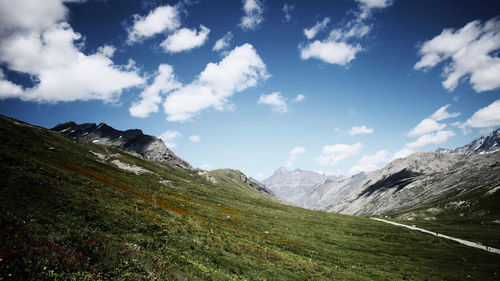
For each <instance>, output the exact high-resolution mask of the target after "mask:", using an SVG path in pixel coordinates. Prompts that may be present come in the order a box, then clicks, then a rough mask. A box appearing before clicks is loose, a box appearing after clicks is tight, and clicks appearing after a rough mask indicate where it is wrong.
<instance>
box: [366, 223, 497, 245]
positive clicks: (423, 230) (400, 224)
mask: <svg viewBox="0 0 500 281" xmlns="http://www.w3.org/2000/svg"><path fill="white" fill-rule="evenodd" d="M371 219H372V220H376V221H381V222H385V223H390V224H393V225H397V226H402V227H406V228H408V229H411V230H418V231H420V232H424V233H427V234H430V235H434V236H437V237H443V238H446V239H449V240H453V241H456V242H458V243H460V244H464V245H467V246H469V247H474V248H478V249H481V250H485V251H488V252H491V253H495V254H500V249H496V248H492V247H488V246H484V245H481V244H479V243H474V242H470V241H467V240H463V239H459V238H455V237H451V236H448V235H444V234H440V233H437V232H434V231H429V230H426V229H423V228H418V227H416V226H409V225H406V224H402V223H397V222H393V221H388V220H384V219H379V218H371Z"/></svg>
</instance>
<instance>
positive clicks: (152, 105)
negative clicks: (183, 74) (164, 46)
mask: <svg viewBox="0 0 500 281" xmlns="http://www.w3.org/2000/svg"><path fill="white" fill-rule="evenodd" d="M181 86H182V85H181V83H179V82H178V81H177V79H176V77H175V75H174V69H173V68H172V66H170V65H168V64H160V66H159V67H158V72H157V73H156V76H155V78H154V81H153V83H152V84H151V85H149V86H148V87H147V88H146V89H144V90H143V91H142V92H141V94H140V98H141V100H140V101H138V102H134V103H133V104H132V106H131V107H130V108H129V111H130V114H131V115H132V116H134V117H140V118H145V117H148V116H149V114H151V113H153V112H158V104H160V103H161V101H162V95H166V94H167V93H169V92H171V91H173V90H175V89H178V88H180V87H181Z"/></svg>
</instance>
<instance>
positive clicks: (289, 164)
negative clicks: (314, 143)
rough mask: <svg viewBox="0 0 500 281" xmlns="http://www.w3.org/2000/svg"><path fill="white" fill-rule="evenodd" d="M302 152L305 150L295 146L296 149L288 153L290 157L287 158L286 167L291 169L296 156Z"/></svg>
mask: <svg viewBox="0 0 500 281" xmlns="http://www.w3.org/2000/svg"><path fill="white" fill-rule="evenodd" d="M304 152H306V149H305V148H303V147H301V146H297V147H295V148H293V149H292V150H291V151H290V157H289V158H288V161H287V162H286V166H287V167H292V166H293V165H294V164H295V160H296V159H297V155H299V154H302V153H304Z"/></svg>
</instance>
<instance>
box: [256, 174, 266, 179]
mask: <svg viewBox="0 0 500 281" xmlns="http://www.w3.org/2000/svg"><path fill="white" fill-rule="evenodd" d="M256 178H257V179H258V180H262V179H264V178H265V176H264V173H263V172H258V173H257V176H256Z"/></svg>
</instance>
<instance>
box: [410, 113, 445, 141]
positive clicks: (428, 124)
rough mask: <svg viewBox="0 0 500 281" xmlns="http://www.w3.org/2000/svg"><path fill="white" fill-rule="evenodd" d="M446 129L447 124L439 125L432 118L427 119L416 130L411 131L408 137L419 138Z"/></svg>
mask: <svg viewBox="0 0 500 281" xmlns="http://www.w3.org/2000/svg"><path fill="white" fill-rule="evenodd" d="M445 127H446V124H442V123H438V122H437V121H436V120H434V119H432V118H425V119H424V120H422V121H420V123H418V125H417V126H416V127H415V128H413V129H411V131H409V132H408V136H410V137H418V136H420V135H424V134H428V133H432V132H435V131H440V130H442V129H444V128H445Z"/></svg>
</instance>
